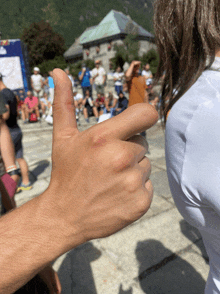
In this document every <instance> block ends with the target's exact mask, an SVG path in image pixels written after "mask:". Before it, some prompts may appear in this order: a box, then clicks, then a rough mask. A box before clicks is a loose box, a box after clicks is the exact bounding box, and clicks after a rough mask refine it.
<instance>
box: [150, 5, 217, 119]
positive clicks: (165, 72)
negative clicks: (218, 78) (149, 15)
mask: <svg viewBox="0 0 220 294" xmlns="http://www.w3.org/2000/svg"><path fill="white" fill-rule="evenodd" d="M154 31H155V36H156V44H157V47H158V52H159V55H160V62H159V67H158V71H157V74H156V80H157V81H158V80H159V79H160V78H161V77H163V82H162V104H161V114H162V115H163V117H164V120H165V121H166V117H167V114H168V112H169V110H170V109H171V107H172V106H173V104H174V103H175V102H176V101H177V100H178V99H179V98H180V97H181V96H182V95H183V94H184V93H185V92H186V91H187V90H188V89H189V88H190V87H191V86H192V85H193V84H194V83H195V81H196V80H197V79H198V77H199V76H200V75H201V73H202V72H203V71H204V69H206V68H208V67H210V66H211V64H212V63H213V61H214V58H215V52H216V49H218V48H220V0H155V4H154Z"/></svg>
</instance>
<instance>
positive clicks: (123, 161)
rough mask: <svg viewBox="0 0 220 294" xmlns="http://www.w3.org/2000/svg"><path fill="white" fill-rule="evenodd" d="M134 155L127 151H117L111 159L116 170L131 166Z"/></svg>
mask: <svg viewBox="0 0 220 294" xmlns="http://www.w3.org/2000/svg"><path fill="white" fill-rule="evenodd" d="M133 157H134V155H133V153H132V152H131V151H129V150H127V149H121V150H119V149H118V150H117V152H114V153H113V155H112V158H111V164H112V166H113V168H115V169H116V170H123V169H126V168H127V167H129V166H130V164H131V162H132V159H133Z"/></svg>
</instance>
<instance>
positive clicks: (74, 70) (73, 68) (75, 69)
mask: <svg viewBox="0 0 220 294" xmlns="http://www.w3.org/2000/svg"><path fill="white" fill-rule="evenodd" d="M83 64H85V65H86V67H88V68H89V69H90V70H92V69H93V68H94V67H95V63H94V60H92V59H87V60H84V61H81V60H80V61H77V62H75V63H74V64H71V65H70V72H71V74H72V75H73V76H75V77H76V78H78V74H79V72H80V71H81V69H82V65H83Z"/></svg>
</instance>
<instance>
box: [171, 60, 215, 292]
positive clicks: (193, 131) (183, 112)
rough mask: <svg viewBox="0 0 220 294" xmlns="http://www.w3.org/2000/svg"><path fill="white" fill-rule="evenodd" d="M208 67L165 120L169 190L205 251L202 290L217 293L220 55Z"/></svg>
mask: <svg viewBox="0 0 220 294" xmlns="http://www.w3.org/2000/svg"><path fill="white" fill-rule="evenodd" d="M212 68H213V69H211V70H206V71H204V72H203V73H202V75H201V76H200V78H199V79H198V80H197V81H196V83H195V84H194V85H193V86H192V87H191V88H190V89H189V90H188V91H187V92H186V93H185V94H184V95H183V96H182V97H181V98H180V99H179V100H178V101H177V102H176V103H175V104H174V106H173V107H172V109H171V111H170V114H169V117H168V120H167V125H166V161H167V173H168V178H169V184H170V188H171V192H172V195H173V198H174V201H175V203H176V206H177V208H178V209H179V211H180V213H181V214H182V215H183V217H184V218H185V219H186V221H188V222H189V223H190V224H191V225H193V226H195V227H197V228H198V229H199V231H200V232H201V235H202V237H203V241H204V244H205V247H206V250H207V253H208V255H209V262H210V272H209V277H208V280H207V283H206V289H205V293H206V294H216V293H220V72H219V71H217V70H218V68H220V58H216V59H215V62H214V63H213V65H212Z"/></svg>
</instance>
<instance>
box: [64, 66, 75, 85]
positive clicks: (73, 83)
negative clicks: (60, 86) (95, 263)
mask: <svg viewBox="0 0 220 294" xmlns="http://www.w3.org/2000/svg"><path fill="white" fill-rule="evenodd" d="M65 73H66V74H67V76H68V78H69V79H70V81H71V83H72V88H73V87H74V86H75V82H74V79H73V76H72V75H71V74H70V70H69V68H66V69H65Z"/></svg>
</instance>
